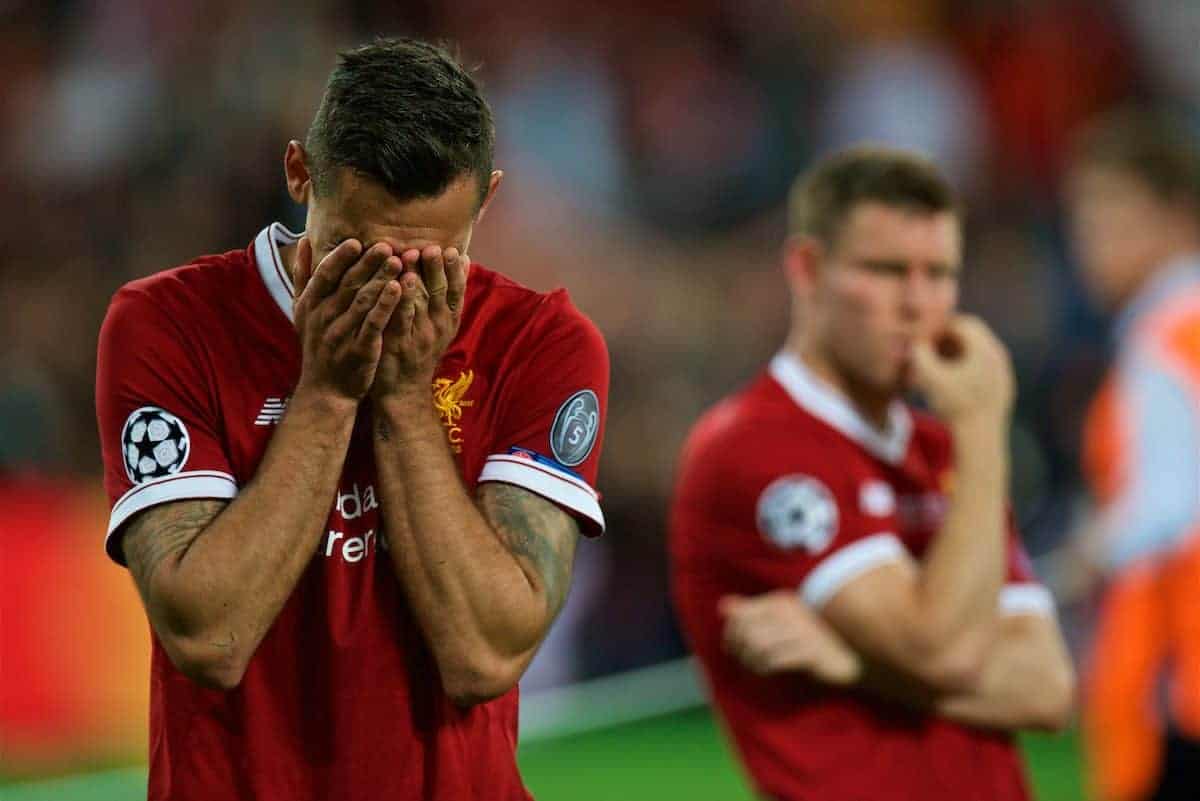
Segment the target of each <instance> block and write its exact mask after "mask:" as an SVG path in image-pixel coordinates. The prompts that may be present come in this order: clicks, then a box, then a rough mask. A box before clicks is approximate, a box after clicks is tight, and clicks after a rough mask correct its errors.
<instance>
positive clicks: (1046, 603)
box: [1000, 512, 1055, 615]
mask: <svg viewBox="0 0 1200 801" xmlns="http://www.w3.org/2000/svg"><path fill="white" fill-rule="evenodd" d="M1000 612H1001V613H1002V614H1010V615H1019V614H1042V615H1054V614H1055V604H1054V596H1053V595H1052V594H1051V593H1050V590H1048V589H1046V587H1045V586H1043V585H1042V583H1041V582H1040V581H1039V580H1038V578H1037V576H1036V575H1035V574H1034V572H1033V562H1032V561H1031V560H1030V558H1029V554H1028V553H1026V552H1025V546H1024V545H1023V544H1021V535H1020V533H1019V532H1018V531H1017V527H1016V524H1015V522H1014V520H1013V518H1012V513H1011V512H1010V513H1009V524H1008V565H1007V567H1006V568H1005V576H1004V586H1003V587H1002V588H1001V589H1000Z"/></svg>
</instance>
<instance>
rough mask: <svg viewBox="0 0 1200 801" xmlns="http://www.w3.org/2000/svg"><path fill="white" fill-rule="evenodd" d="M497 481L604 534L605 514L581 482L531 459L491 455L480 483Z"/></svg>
mask: <svg viewBox="0 0 1200 801" xmlns="http://www.w3.org/2000/svg"><path fill="white" fill-rule="evenodd" d="M487 481H497V482H500V483H502V484H513V485H515V486H518V487H522V488H524V489H527V490H529V491H530V492H534V493H536V494H538V495H541V496H542V497H543V498H545V499H546V500H549V501H553V502H554V503H556V504H558V505H559V506H561V507H563V508H564V509H566V510H567V511H568V512H571V513H572V514H574V515H576V516H577V517H582V518H583V522H584V523H585V524H587V528H590V529H591V531H589V532H588V533H590V534H602V533H603V532H604V513H603V512H601V511H600V502H599V500H598V496H597V495H596V491H595V490H594V489H592V488H591V487H590V486H588V484H587V482H586V481H584V480H583V479H580V478H577V477H576V476H574V475H571V474H569V473H566V472H564V471H559V470H555V469H554V468H552V467H549V466H547V465H543V464H539V463H538V462H535V461H534V460H533V459H528V458H524V457H520V456H512V455H509V454H498V453H497V454H492V455H491V456H489V457H488V458H487V461H486V462H485V463H484V465H483V471H482V472H481V473H480V474H479V483H480V484H483V483H484V482H487Z"/></svg>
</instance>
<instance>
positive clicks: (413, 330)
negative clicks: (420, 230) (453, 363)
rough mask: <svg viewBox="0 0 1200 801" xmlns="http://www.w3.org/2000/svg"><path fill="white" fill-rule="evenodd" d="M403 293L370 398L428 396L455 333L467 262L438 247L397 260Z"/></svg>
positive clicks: (413, 251) (414, 251)
mask: <svg viewBox="0 0 1200 801" xmlns="http://www.w3.org/2000/svg"><path fill="white" fill-rule="evenodd" d="M400 258H401V260H402V263H403V275H401V277H400V284H401V286H402V287H403V294H402V296H401V298H400V305H399V308H398V309H397V310H396V313H395V314H394V315H392V318H391V321H390V322H389V323H388V326H387V330H386V331H385V332H384V336H383V356H382V358H381V359H380V363H379V372H378V374H377V375H376V378H375V385H374V386H373V387H372V390H371V392H372V396H373V397H374V398H376V399H377V400H378V399H382V398H386V397H389V396H402V395H411V394H412V393H414V392H417V393H423V394H424V395H426V396H427V395H428V394H429V391H430V385H431V384H432V383H433V376H434V372H435V371H436V370H437V366H438V362H440V361H441V358H442V354H444V353H445V352H446V348H447V347H448V346H449V345H450V342H451V341H452V340H453V339H454V336H455V334H457V333H458V326H459V323H460V322H461V320H462V307H463V297H464V296H465V295H466V289H467V270H468V267H469V265H470V259H469V258H468V257H467V255H466V254H465V253H459V251H458V249H457V248H446V249H445V250H444V251H443V250H442V248H441V247H439V246H437V245H429V246H427V247H425V248H424V249H422V250H417V249H415V248H413V249H410V250H406V251H404V253H402V254H401V256H400Z"/></svg>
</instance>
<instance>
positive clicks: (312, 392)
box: [288, 382, 359, 419]
mask: <svg viewBox="0 0 1200 801" xmlns="http://www.w3.org/2000/svg"><path fill="white" fill-rule="evenodd" d="M358 404H359V401H358V399H357V398H351V397H347V396H345V395H340V394H338V393H336V392H331V391H329V390H327V389H319V388H316V387H313V386H311V385H308V384H305V383H304V382H301V383H299V384H297V385H296V389H295V390H293V391H292V396H291V398H290V399H289V400H288V408H289V409H299V408H306V409H312V410H313V411H315V412H318V413H319V414H320V415H321V416H323V417H327V418H329V419H339V418H344V417H349V418H351V419H353V418H354V417H355V416H356V415H357V414H358Z"/></svg>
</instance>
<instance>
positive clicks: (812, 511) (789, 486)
mask: <svg viewBox="0 0 1200 801" xmlns="http://www.w3.org/2000/svg"><path fill="white" fill-rule="evenodd" d="M757 517H758V530H759V531H760V532H762V534H763V536H765V537H766V538H767V539H769V540H770V541H771V542H773V543H775V544H776V545H778V546H779V547H780V548H786V549H788V550H791V549H793V548H804V549H805V550H806V551H808V552H809V553H813V554H815V553H820V552H821V551H823V550H825V549H826V548H828V547H829V544H830V543H831V542H833V538H834V536H835V535H836V534H837V528H838V508H837V501H835V500H834V498H833V493H831V492H830V491H829V489H828V488H827V487H826V486H825V485H824V484H822V483H821V482H820V481H818V480H817V479H815V478H813V477H811V476H804V475H798V474H797V475H790V476H784V477H783V478H779V479H776V480H775V481H773V482H771V483H770V484H769V485H768V486H767V488H766V489H765V490H763V492H762V495H760V496H758V511H757Z"/></svg>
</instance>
